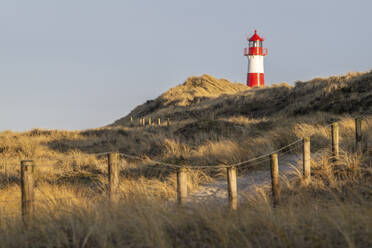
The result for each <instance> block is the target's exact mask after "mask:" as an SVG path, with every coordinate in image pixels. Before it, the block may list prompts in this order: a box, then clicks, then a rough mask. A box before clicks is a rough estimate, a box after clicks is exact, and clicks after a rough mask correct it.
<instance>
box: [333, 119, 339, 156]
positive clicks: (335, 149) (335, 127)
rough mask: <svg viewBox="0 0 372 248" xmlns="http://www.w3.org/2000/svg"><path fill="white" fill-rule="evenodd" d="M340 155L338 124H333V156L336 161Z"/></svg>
mask: <svg viewBox="0 0 372 248" xmlns="http://www.w3.org/2000/svg"><path fill="white" fill-rule="evenodd" d="M338 155H339V135H338V123H337V122H335V123H332V156H333V159H334V160H335V161H336V160H337V159H338Z"/></svg>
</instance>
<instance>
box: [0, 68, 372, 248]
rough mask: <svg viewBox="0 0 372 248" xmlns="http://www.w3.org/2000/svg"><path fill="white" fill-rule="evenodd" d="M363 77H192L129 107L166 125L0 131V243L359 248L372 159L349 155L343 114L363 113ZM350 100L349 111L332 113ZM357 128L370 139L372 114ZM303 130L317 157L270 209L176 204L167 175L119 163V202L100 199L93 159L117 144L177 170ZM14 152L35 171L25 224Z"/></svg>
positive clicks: (205, 174)
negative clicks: (334, 144)
mask: <svg viewBox="0 0 372 248" xmlns="http://www.w3.org/2000/svg"><path fill="white" fill-rule="evenodd" d="M371 74H372V73H371V72H369V73H361V74H357V75H346V76H341V77H331V78H329V79H314V80H312V81H310V82H308V83H301V82H298V83H297V85H296V86H295V87H290V86H287V85H283V84H282V85H276V86H273V87H265V88H261V89H247V88H246V87H245V86H242V85H231V84H230V83H229V82H227V81H226V80H217V79H215V78H213V77H210V76H203V77H200V78H197V77H193V78H190V79H188V80H187V82H186V83H185V84H184V85H182V86H180V87H178V88H177V87H176V88H175V89H172V90H170V91H169V92H167V93H165V94H164V95H162V96H161V97H160V98H159V99H156V100H154V101H151V102H149V103H147V104H145V105H143V106H139V107H138V108H137V109H135V110H134V112H133V113H132V114H134V115H133V116H135V118H138V117H150V116H151V117H153V118H154V117H158V116H160V117H162V118H164V117H166V118H167V117H168V116H170V117H171V125H170V126H169V127H168V126H166V125H161V126H157V125H155V126H146V127H138V126H130V125H129V123H128V117H126V118H124V119H122V120H120V121H119V122H117V123H119V124H125V125H114V126H108V127H103V128H98V129H92V130H84V131H73V132H68V131H58V130H40V129H34V130H31V131H28V132H22V133H18V132H12V131H6V132H2V133H0V244H1V245H0V246H1V247H127V246H128V247H257V246H260V247H329V246H348V247H369V246H371V245H372V240H371V237H372V234H371V232H372V231H371V230H372V224H371V223H372V221H371V220H372V211H371V209H372V206H371V205H372V204H371V197H372V188H371V179H372V169H371V166H372V161H371V157H370V155H367V154H366V155H364V156H363V157H358V156H356V155H355V154H354V153H353V149H354V136H355V134H354V118H353V117H354V116H355V115H358V114H360V113H362V112H365V111H366V110H371V106H372V104H370V105H368V101H369V100H368V99H369V97H370V96H371V92H372V90H371V89H372V85H371V82H372V81H371ZM366 87H367V88H366ZM368 87H369V88H368ZM366 89H367V90H366ZM192 90H194V91H192ZM182 92H184V93H185V94H184V95H182ZM268 99H270V101H268ZM349 100H352V101H354V102H355V103H356V104H357V106H359V107H355V106H354V107H353V106H352V107H351V108H352V110H351V111H348V109H347V108H345V109H344V110H342V111H340V109H339V106H346V105H350V104H351V103H350V101H349ZM359 103H360V105H358V104H359ZM319 104H324V106H328V109H327V108H325V107H324V108H323V107H322V108H319V107H317V106H319ZM332 104H333V105H334V106H333V105H332ZM322 106H323V105H322ZM366 106H367V107H366ZM343 108H344V107H343ZM366 108H367V109H366ZM320 110H321V111H320ZM348 113H350V114H348ZM136 120H137V119H136ZM335 120H339V121H340V143H341V151H342V157H341V161H339V163H337V164H335V163H332V162H330V161H329V159H328V157H329V156H328V155H329V154H328V153H329V147H330V127H329V124H330V123H332V122H333V121H335ZM363 123H364V124H363V133H364V134H365V135H364V139H363V144H364V149H366V148H367V147H371V146H372V118H371V117H366V118H365V120H364V122H363ZM309 135H312V138H311V142H312V147H311V149H312V152H313V153H317V154H322V159H321V160H320V161H318V162H315V161H313V164H312V165H313V181H312V182H311V183H310V184H309V185H307V184H306V183H305V182H303V181H302V178H301V176H300V174H299V175H298V176H297V177H296V178H295V179H293V180H288V181H287V183H286V184H285V185H283V188H282V205H281V206H279V207H278V208H276V209H273V208H272V205H271V200H270V195H269V192H265V191H264V190H262V194H261V195H259V196H254V197H248V198H247V199H246V201H244V202H242V203H241V205H240V208H239V210H238V211H237V212H230V211H228V210H227V208H226V207H225V206H220V205H215V206H211V205H200V204H191V205H189V206H188V207H186V208H178V207H177V206H176V205H175V204H174V203H175V198H176V177H175V171H174V170H168V169H164V168H161V167H159V168H152V167H150V166H149V165H150V163H149V162H148V160H146V159H144V160H141V161H138V160H124V159H123V158H122V159H121V164H122V168H121V175H122V177H121V183H120V189H121V190H120V192H121V200H120V202H119V203H118V204H117V205H112V204H110V203H109V201H108V199H107V196H106V195H107V193H106V191H107V190H106V185H107V162H106V157H105V156H99V155H95V154H94V153H101V152H107V151H118V152H122V153H127V154H132V155H137V156H144V157H145V156H148V157H151V158H153V159H157V160H162V161H166V162H170V163H174V164H178V165H195V166H197V165H216V164H229V163H235V162H239V161H242V160H246V159H249V158H252V157H255V156H258V155H261V154H264V153H268V152H271V151H273V150H275V149H277V148H280V147H281V146H284V145H287V144H288V143H291V142H293V141H294V140H297V139H300V138H302V137H305V136H309ZM293 152H296V150H294V151H293ZM22 159H33V160H35V163H36V166H37V171H36V183H37V185H36V200H37V201H36V212H35V217H34V221H33V223H32V226H31V227H30V228H28V229H26V228H25V227H24V225H23V224H22V222H21V218H20V198H21V195H20V188H19V168H20V166H19V164H20V161H21V160H22ZM221 175H224V171H221V170H204V171H200V170H191V171H189V178H190V180H189V185H188V189H189V191H195V190H197V188H198V185H200V184H201V183H205V182H211V181H213V180H216V179H215V178H217V177H219V176H221Z"/></svg>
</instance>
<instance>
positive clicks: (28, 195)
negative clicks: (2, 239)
mask: <svg viewBox="0 0 372 248" xmlns="http://www.w3.org/2000/svg"><path fill="white" fill-rule="evenodd" d="M364 120H365V118H364V117H358V118H356V119H355V151H356V152H357V153H359V154H360V153H362V152H363V149H362V141H363V132H362V122H363V121H364ZM141 122H142V121H141ZM159 123H160V122H159ZM326 127H331V143H332V147H331V148H332V149H331V150H332V159H333V161H337V160H339V159H340V156H342V155H340V149H339V126H338V122H333V123H331V124H329V125H326ZM312 135H313V134H310V135H308V136H307V137H304V138H301V139H297V140H295V141H293V142H291V143H290V144H287V145H285V146H282V147H280V148H279V149H276V150H274V151H271V152H269V153H266V154H263V155H260V156H257V157H254V158H250V159H247V160H245V161H241V162H238V163H231V164H219V165H210V166H209V165H204V166H191V165H177V164H172V163H167V162H163V161H157V160H154V159H151V158H149V157H140V156H135V155H131V154H126V153H121V152H101V153H91V155H95V156H107V168H108V185H107V186H108V187H107V188H108V192H107V195H108V197H109V199H110V201H112V202H117V201H118V192H119V184H120V169H121V166H120V165H121V164H120V163H119V162H120V159H121V158H124V159H132V160H140V161H146V162H147V163H149V164H150V165H151V166H152V167H154V168H162V169H174V170H176V171H177V202H178V204H179V205H184V204H185V202H186V198H187V194H188V192H187V180H188V179H187V178H188V176H187V171H188V170H190V169H196V170H197V169H226V170H227V185H228V187H227V192H228V199H229V206H230V208H231V209H232V210H235V209H237V207H238V198H237V178H236V177H237V169H243V168H244V169H246V168H249V167H252V166H255V165H257V164H263V163H267V162H268V161H270V168H271V181H272V194H273V203H274V207H275V206H277V205H278V204H279V203H280V190H279V183H280V182H279V179H278V178H279V162H278V160H279V158H278V154H280V155H284V154H289V153H292V152H293V151H295V150H297V151H298V149H299V147H300V146H301V147H302V164H303V165H302V166H303V177H304V179H305V181H310V180H311V163H310V161H311V151H310V142H311V137H312ZM367 151H368V148H367ZM35 161H37V160H22V161H21V196H22V197H21V209H22V218H23V220H24V222H25V223H26V224H27V223H29V222H30V221H31V216H32V213H33V212H34V203H35V202H36V201H40V200H36V199H35V179H34V175H35V173H34V171H35ZM41 166H42V165H41ZM47 166H50V165H47ZM37 167H39V166H37ZM67 198H71V199H73V198H77V197H67ZM67 198H60V199H61V200H62V199H67ZM84 198H89V197H84ZM48 200H50V201H56V199H53V198H51V199H45V200H44V201H48ZM41 201H43V200H41ZM10 202H16V201H0V203H10ZM18 202H19V201H18Z"/></svg>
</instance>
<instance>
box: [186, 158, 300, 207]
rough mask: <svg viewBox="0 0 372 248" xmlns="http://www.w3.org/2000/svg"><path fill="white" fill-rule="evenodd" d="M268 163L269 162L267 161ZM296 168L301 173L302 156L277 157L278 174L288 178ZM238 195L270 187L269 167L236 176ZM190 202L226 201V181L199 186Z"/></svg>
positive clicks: (249, 193)
mask: <svg viewBox="0 0 372 248" xmlns="http://www.w3.org/2000/svg"><path fill="white" fill-rule="evenodd" d="M268 163H269V162H268ZM296 169H297V170H299V171H300V172H301V173H302V156H299V155H287V156H284V157H280V158H279V175H280V177H281V178H282V180H283V179H284V178H288V177H290V176H291V175H294V173H296ZM237 184H238V195H239V198H240V199H242V198H244V196H246V195H253V194H257V193H258V191H257V189H261V190H262V189H263V188H267V189H270V187H271V175H270V169H267V170H257V171H252V172H250V173H249V174H248V175H243V176H239V175H238V178H237ZM188 199H189V201H190V202H203V203H207V202H215V201H217V202H224V203H227V182H226V179H221V180H218V181H215V182H213V183H208V184H205V185H202V186H200V187H199V189H198V190H197V191H194V192H192V193H191V194H190V195H189V197H188Z"/></svg>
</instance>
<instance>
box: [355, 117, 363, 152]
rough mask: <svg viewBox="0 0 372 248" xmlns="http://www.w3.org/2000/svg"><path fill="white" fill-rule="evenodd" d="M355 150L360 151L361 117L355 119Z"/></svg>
mask: <svg viewBox="0 0 372 248" xmlns="http://www.w3.org/2000/svg"><path fill="white" fill-rule="evenodd" d="M355 151H356V152H357V153H358V154H361V153H362V119H360V118H356V119H355Z"/></svg>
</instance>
